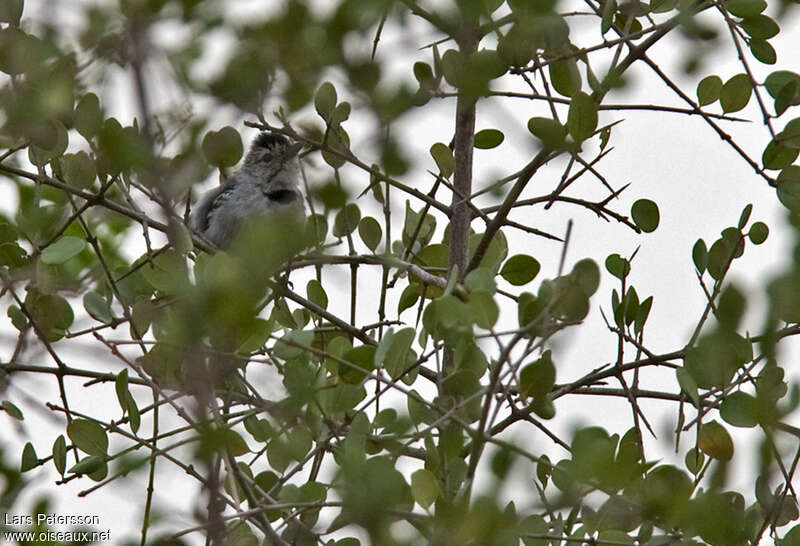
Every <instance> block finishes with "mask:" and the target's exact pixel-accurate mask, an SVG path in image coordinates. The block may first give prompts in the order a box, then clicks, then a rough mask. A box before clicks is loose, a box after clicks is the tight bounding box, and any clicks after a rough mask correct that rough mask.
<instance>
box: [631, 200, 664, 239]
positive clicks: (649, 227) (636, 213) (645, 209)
mask: <svg viewBox="0 0 800 546" xmlns="http://www.w3.org/2000/svg"><path fill="white" fill-rule="evenodd" d="M631 217H633V221H634V223H635V224H636V225H637V226H638V227H639V228H640V229H641V230H642V231H644V232H645V233H650V232H652V231H655V230H656V228H657V227H658V222H659V213H658V205H656V204H655V203H654V202H653V201H650V200H649V199H639V200H638V201H636V202H635V203H634V204H633V206H632V207H631Z"/></svg>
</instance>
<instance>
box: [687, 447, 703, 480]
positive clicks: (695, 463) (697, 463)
mask: <svg viewBox="0 0 800 546" xmlns="http://www.w3.org/2000/svg"><path fill="white" fill-rule="evenodd" d="M705 459H706V457H705V455H703V453H702V452H701V451H700V450H699V449H697V448H692V449H690V450H689V451H687V452H686V456H685V457H684V458H683V463H684V464H685V465H686V469H687V470H688V471H689V472H691V473H692V474H695V475H697V473H698V472H700V470H702V469H703V463H704V462H705Z"/></svg>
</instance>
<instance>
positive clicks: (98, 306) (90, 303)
mask: <svg viewBox="0 0 800 546" xmlns="http://www.w3.org/2000/svg"><path fill="white" fill-rule="evenodd" d="M83 308H84V309H86V312H87V313H89V315H90V316H91V317H92V318H93V319H95V320H97V321H100V322H102V323H103V324H108V323H109V322H112V321H113V320H114V315H113V314H112V313H111V304H110V303H109V301H108V300H106V299H105V298H104V297H103V296H101V295H100V294H99V293H97V292H95V291H94V290H93V291H91V292H87V293H86V294H85V295H84V296H83Z"/></svg>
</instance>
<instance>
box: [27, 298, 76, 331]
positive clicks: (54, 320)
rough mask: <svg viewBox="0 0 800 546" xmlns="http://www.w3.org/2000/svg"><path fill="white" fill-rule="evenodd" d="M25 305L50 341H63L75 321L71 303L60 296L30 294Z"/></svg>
mask: <svg viewBox="0 0 800 546" xmlns="http://www.w3.org/2000/svg"><path fill="white" fill-rule="evenodd" d="M25 303H26V305H27V308H28V313H30V315H31V318H32V319H33V321H34V322H35V323H36V325H37V326H38V328H39V330H40V332H41V333H42V335H43V336H44V337H45V339H47V340H48V341H57V340H59V339H61V338H62V337H63V336H64V333H65V331H66V329H67V328H69V327H70V325H72V321H73V320H74V319H75V314H74V313H73V312H72V307H70V305H69V302H68V301H67V300H66V299H64V298H62V297H61V296H58V295H50V294H38V293H35V292H28V295H27V296H26V298H25Z"/></svg>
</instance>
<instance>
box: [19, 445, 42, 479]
mask: <svg viewBox="0 0 800 546" xmlns="http://www.w3.org/2000/svg"><path fill="white" fill-rule="evenodd" d="M38 464H39V458H38V457H37V456H36V450H35V449H34V448H33V444H32V443H30V442H28V443H26V444H25V447H24V448H23V449H22V462H21V463H20V465H19V471H20V472H27V471H28V470H30V469H32V468H35V467H36V465H38Z"/></svg>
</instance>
